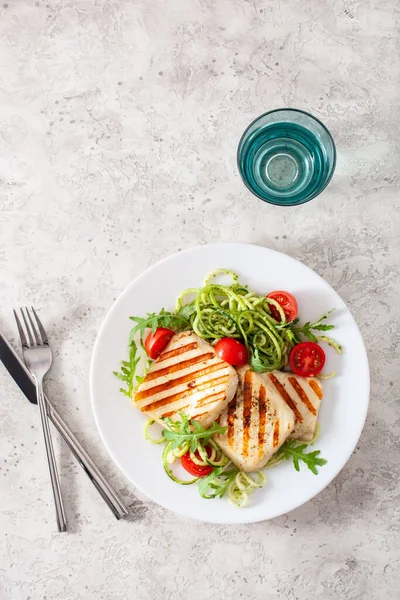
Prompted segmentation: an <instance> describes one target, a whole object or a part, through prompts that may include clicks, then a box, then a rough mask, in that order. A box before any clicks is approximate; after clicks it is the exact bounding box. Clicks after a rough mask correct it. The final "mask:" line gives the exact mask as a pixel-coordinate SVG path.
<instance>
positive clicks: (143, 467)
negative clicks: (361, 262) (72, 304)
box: [90, 244, 369, 523]
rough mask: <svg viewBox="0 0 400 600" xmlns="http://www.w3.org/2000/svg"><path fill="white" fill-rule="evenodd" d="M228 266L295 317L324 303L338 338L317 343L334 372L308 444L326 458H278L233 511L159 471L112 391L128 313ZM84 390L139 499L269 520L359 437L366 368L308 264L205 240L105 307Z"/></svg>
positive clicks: (312, 487) (139, 426)
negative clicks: (292, 301) (308, 462)
mask: <svg viewBox="0 0 400 600" xmlns="http://www.w3.org/2000/svg"><path fill="white" fill-rule="evenodd" d="M220 267H222V268H226V269H231V270H233V271H235V272H237V273H238V274H239V276H240V281H242V282H244V283H245V284H247V285H248V286H249V287H250V289H252V290H255V291H256V292H258V293H260V294H263V293H268V292H269V291H271V290H274V289H283V290H289V291H290V292H292V293H293V294H294V295H295V296H296V298H297V301H298V305H299V316H300V319H301V321H302V322H306V321H308V320H316V319H318V318H319V317H320V316H321V315H322V314H323V313H325V312H326V311H327V310H329V309H331V308H335V309H336V311H335V312H334V313H333V314H332V315H331V317H330V322H331V323H332V324H334V325H335V329H334V331H333V333H332V335H333V337H334V338H335V339H336V340H337V341H338V342H339V343H340V344H342V346H343V348H344V352H343V354H342V355H341V356H339V355H338V354H336V353H335V351H334V350H333V349H331V348H329V347H328V348H326V354H327V361H326V367H325V372H331V371H336V372H337V377H335V378H334V379H331V380H329V381H324V382H323V389H324V398H323V401H322V405H321V410H320V418H319V420H320V425H321V435H320V438H319V440H318V442H317V444H316V448H318V449H319V450H321V456H322V457H324V458H325V459H326V460H327V461H328V462H327V464H326V465H325V466H324V467H321V468H319V473H318V475H313V474H312V473H311V472H310V471H309V470H308V469H307V468H306V466H305V465H301V470H300V472H297V471H295V469H294V468H293V465H292V464H291V463H290V462H289V461H286V462H285V463H283V464H280V465H279V466H277V467H275V468H273V469H270V470H268V471H267V475H268V483H267V485H266V486H265V488H263V489H261V490H257V491H256V492H255V493H254V494H253V495H252V496H251V497H250V501H249V504H248V505H247V506H246V507H245V508H242V509H238V508H236V507H234V506H232V505H231V504H230V503H229V501H228V500H227V499H226V498H223V499H220V498H216V499H213V500H204V499H203V498H201V496H200V495H199V493H198V491H197V485H196V484H194V485H191V486H180V485H177V484H176V483H174V482H173V481H171V480H170V479H169V478H168V477H167V475H166V474H165V472H164V470H163V467H162V463H161V452H162V446H155V445H152V444H150V443H149V442H147V441H146V440H145V438H144V436H143V426H144V423H145V422H146V417H145V416H144V415H143V414H142V413H141V412H140V411H139V410H138V409H136V408H135V406H134V405H133V403H132V402H131V401H130V400H129V398H127V397H125V396H123V395H122V394H121V393H120V392H119V391H118V390H119V387H120V382H119V381H118V380H117V379H116V377H115V376H114V375H113V371H114V370H118V369H119V364H120V361H121V359H124V358H126V355H127V342H128V336H129V331H130V329H131V326H132V321H130V320H129V316H131V315H135V316H144V315H145V314H146V313H148V312H158V311H159V310H160V309H161V308H165V309H166V310H168V309H169V310H172V309H173V308H174V306H175V300H176V298H177V296H178V295H179V294H180V292H182V291H183V290H184V289H186V288H190V287H200V286H201V285H202V283H203V281H204V279H205V277H206V276H207V275H208V274H209V273H210V272H211V271H213V270H215V269H217V268H220ZM90 388H91V397H92V406H93V412H94V416H95V420H96V423H97V427H98V429H99V432H100V435H101V437H102V439H103V442H104V444H105V445H106V447H107V449H108V451H109V453H110V455H111V458H112V459H113V461H114V462H115V463H116V464H117V465H118V467H119V468H120V469H121V471H122V472H123V473H124V474H125V475H126V477H127V478H128V479H129V480H130V481H131V482H132V483H133V484H134V485H135V486H136V487H137V488H139V489H140V490H141V491H142V492H143V493H144V494H146V495H147V496H148V497H149V498H151V499H152V500H154V501H155V502H158V503H159V504H161V505H162V506H164V507H165V508H168V509H170V510H172V511H174V512H176V513H178V514H180V515H183V516H185V517H190V518H192V519H197V520H199V521H207V522H211V523H251V522H255V521H262V520H265V519H272V518H274V517H277V516H279V515H282V514H284V513H287V512H289V511H290V510H293V509H295V508H297V507H299V506H300V505H302V504H303V503H304V502H307V501H308V500H310V499H311V498H313V497H314V496H315V495H316V494H318V493H319V492H320V491H321V490H323V489H324V487H325V486H326V485H328V483H330V482H331V481H332V479H333V478H334V477H335V476H336V475H337V474H338V473H339V471H340V470H341V469H342V468H343V466H344V465H345V464H346V462H347V460H348V459H349V457H350V456H351V454H352V452H353V450H354V448H355V446H356V444H357V441H358V439H359V437H360V434H361V431H362V428H363V425H364V421H365V417H366V414H367V409H368V401H369V367H368V359H367V354H366V351H365V347H364V343H363V340H362V337H361V334H360V332H359V330H358V327H357V325H356V323H355V321H354V319H353V317H352V316H351V314H350V312H349V310H348V309H347V307H346V305H345V304H344V302H343V300H341V298H340V296H338V294H337V293H336V292H335V291H334V290H333V289H332V288H331V287H330V285H328V284H327V283H326V282H325V281H324V280H323V279H321V277H319V275H317V274H316V273H314V271H312V270H311V269H309V268H308V267H306V266H305V265H303V264H302V263H300V262H298V261H297V260H295V259H293V258H290V257H289V256H286V255H284V254H280V253H279V252H275V251H273V250H269V249H267V248H262V247H259V246H252V245H247V244H212V245H208V246H199V247H196V248H192V249H190V250H186V251H184V252H180V253H178V254H174V255H173V256H170V257H168V258H166V259H164V260H162V261H161V262H159V263H157V264H156V265H154V266H153V267H151V268H150V269H148V270H147V271H146V272H145V273H143V274H142V275H140V276H139V277H138V278H137V279H135V280H134V281H133V282H132V283H131V284H130V285H129V286H128V287H127V288H126V289H125V291H124V292H122V294H121V295H120V296H119V298H118V299H117V300H116V302H115V303H114V305H113V306H112V307H111V309H110V311H109V312H108V314H107V316H106V319H105V321H104V323H103V325H102V327H101V329H100V331H99V334H98V336H97V340H96V343H95V347H94V351H93V357H92V363H91V370H90Z"/></svg>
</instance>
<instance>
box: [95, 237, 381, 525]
mask: <svg viewBox="0 0 400 600" xmlns="http://www.w3.org/2000/svg"><path fill="white" fill-rule="evenodd" d="M234 246H235V247H253V248H257V249H259V250H267V251H269V252H272V253H273V254H276V255H277V256H284V257H285V258H287V259H289V260H290V261H292V262H293V263H295V264H300V265H301V266H302V267H304V268H305V269H307V270H308V271H310V272H311V273H312V275H313V276H316V277H318V279H320V280H321V281H322V282H323V284H324V285H326V286H328V287H329V288H331V289H332V290H333V291H334V292H335V294H336V295H337V296H339V298H340V299H341V301H342V302H343V304H344V306H345V307H346V310H347V311H348V313H349V315H350V317H351V319H352V321H353V325H354V331H355V333H356V335H357V337H358V339H359V342H361V344H360V350H361V349H362V351H363V361H364V362H365V368H366V375H367V379H366V382H365V385H366V389H365V393H366V394H365V395H366V398H367V401H366V403H365V407H364V411H363V414H362V419H361V418H360V420H359V425H358V428H357V431H356V434H357V435H356V437H355V442H354V445H353V447H352V449H351V452H349V453H348V456H347V458H346V460H345V461H344V462H343V464H342V465H341V466H340V468H339V469H338V470H336V471H335V472H334V474H333V475H332V477H329V478H328V479H327V480H326V481H325V482H324V484H323V486H322V487H321V488H320V489H319V490H318V491H317V492H316V493H314V492H311V494H310V495H307V497H306V498H305V499H304V500H303V501H301V502H300V503H296V505H295V506H293V507H292V508H290V509H289V510H285V511H284V512H280V513H277V514H276V515H274V516H268V517H265V516H259V517H254V515H253V516H251V517H250V515H249V518H247V519H246V514H245V512H244V511H241V513H240V514H241V515H242V516H241V519H240V520H238V521H224V522H221V521H220V520H218V519H213V518H212V514H210V516H207V518H204V517H196V516H194V515H190V514H184V513H182V512H179V511H178V510H175V509H174V508H171V507H170V506H167V505H166V504H164V503H163V502H162V500H160V499H159V498H155V497H154V496H153V494H151V493H149V492H148V491H144V490H143V489H142V487H141V485H139V484H137V483H136V482H134V481H133V480H132V479H131V476H130V475H128V473H127V472H126V471H125V469H124V468H123V467H122V465H121V464H120V462H119V459H118V458H117V457H116V456H115V455H114V453H113V451H112V450H111V449H110V447H109V445H108V443H107V441H106V436H105V434H104V433H103V429H102V426H101V423H100V421H99V418H98V414H97V410H96V405H95V401H94V369H95V361H96V357H97V354H98V352H99V344H100V338H101V337H102V334H103V331H104V330H105V328H106V326H107V323H108V321H109V319H110V317H111V316H112V314H113V312H114V311H115V310H116V307H117V306H118V304H119V302H120V300H121V299H122V298H123V297H124V296H125V295H127V294H129V291H130V289H131V288H132V287H133V286H134V285H135V284H137V283H138V282H139V281H140V279H142V278H144V276H145V275H146V276H147V275H148V274H149V273H151V271H152V270H155V269H156V268H158V267H160V266H161V265H162V264H164V263H166V262H168V261H170V260H173V259H174V258H175V257H177V256H181V255H184V254H190V253H191V252H195V251H198V250H200V249H202V248H215V249H217V248H221V247H234ZM89 391H90V403H91V408H92V413H93V417H94V421H95V424H96V428H97V430H98V432H99V435H100V438H101V440H102V443H103V445H104V446H105V448H106V450H107V452H108V454H109V456H110V458H111V460H112V461H113V462H114V464H115V465H116V466H117V467H118V469H119V470H120V471H121V473H122V474H123V475H124V476H125V477H126V478H127V480H128V481H129V482H130V483H131V484H132V485H133V486H134V487H135V488H136V489H138V490H139V491H140V492H141V493H142V494H143V495H144V496H146V498H148V499H149V500H151V501H153V502H155V503H156V504H158V505H160V506H162V507H163V508H165V509H166V510H169V511H172V512H173V513H174V514H176V515H178V516H179V517H181V518H182V517H183V518H188V519H191V520H194V521H197V522H203V523H212V524H222V525H240V524H249V523H260V522H263V521H268V520H271V519H275V518H278V517H279V516H282V515H285V514H289V513H290V512H292V511H293V510H296V509H298V508H300V507H301V506H303V505H304V504H306V503H307V502H309V501H310V500H312V499H313V498H315V497H316V496H318V495H319V494H320V493H321V492H322V491H323V490H324V489H325V488H326V487H327V486H328V485H329V484H330V483H332V481H333V480H334V479H335V477H337V476H338V475H339V473H340V472H341V471H342V470H343V469H344V467H345V466H346V464H347V463H348V462H349V460H350V459H351V457H352V455H353V453H354V450H355V448H356V446H357V444H358V442H359V440H360V437H361V434H362V431H363V429H364V425H365V421H366V418H367V414H368V409H369V403H370V394H371V372H370V366H369V360H368V352H367V349H366V346H365V343H364V339H363V336H362V334H361V331H360V328H359V326H358V324H357V322H356V320H355V318H354V316H353V313H352V312H351V310H350V309H349V307H348V306H347V304H346V302H345V301H344V300H343V298H342V297H341V296H340V294H339V293H338V292H337V291H336V290H335V289H334V288H333V287H332V286H331V284H330V283H328V282H327V281H326V280H325V279H324V278H323V277H321V275H319V274H318V273H316V272H315V271H314V270H313V269H312V268H311V267H309V266H308V265H306V264H304V263H303V262H302V261H300V260H298V259H297V258H294V257H292V256H291V255H290V254H286V253H284V252H280V251H278V250H274V249H273V248H268V247H267V246H261V245H259V244H252V243H246V242H214V243H210V244H198V245H196V246H191V247H189V248H185V249H184V250H181V251H178V252H174V253H173V254H169V255H167V256H165V257H164V258H161V259H160V260H158V261H156V262H155V263H153V264H151V265H150V266H149V267H147V268H146V269H144V270H143V271H141V272H140V273H139V274H138V275H137V276H136V277H135V278H134V279H132V280H131V281H130V282H129V283H128V284H127V285H126V286H125V288H124V289H123V290H122V291H121V292H120V293H119V294H118V296H117V297H116V298H115V300H114V301H113V303H112V304H111V306H110V307H109V308H108V310H107V311H106V313H105V315H104V317H103V320H102V322H101V325H100V328H99V329H98V332H97V335H96V339H95V342H94V345H93V350H92V355H91V360H90V368H89Z"/></svg>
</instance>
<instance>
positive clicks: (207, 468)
mask: <svg viewBox="0 0 400 600" xmlns="http://www.w3.org/2000/svg"><path fill="white" fill-rule="evenodd" d="M207 454H208V456H210V455H211V449H209V448H208V447H207ZM194 455H195V457H196V458H200V454H199V453H198V452H197V450H196V452H195V453H194ZM181 464H182V467H183V468H184V469H186V471H187V472H188V473H190V474H191V475H194V477H207V475H209V474H210V473H212V471H213V470H214V467H212V466H211V465H196V463H195V462H193V461H192V459H191V458H190V450H188V451H187V452H186V454H184V455H183V456H181Z"/></svg>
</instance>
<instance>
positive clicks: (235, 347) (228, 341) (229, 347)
mask: <svg viewBox="0 0 400 600" xmlns="http://www.w3.org/2000/svg"><path fill="white" fill-rule="evenodd" d="M214 348H215V352H216V353H217V354H218V356H219V357H220V358H222V360H224V361H225V362H227V363H229V364H230V365H234V366H235V367H242V366H243V365H245V364H247V361H248V356H247V348H246V346H245V345H244V344H242V343H241V342H238V341H237V340H235V339H233V338H229V337H225V338H222V339H221V340H219V341H218V342H217V343H216V344H215V346H214Z"/></svg>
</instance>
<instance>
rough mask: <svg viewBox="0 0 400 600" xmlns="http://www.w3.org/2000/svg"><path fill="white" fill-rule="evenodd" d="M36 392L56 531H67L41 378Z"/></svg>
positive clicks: (37, 383) (37, 382)
mask: <svg viewBox="0 0 400 600" xmlns="http://www.w3.org/2000/svg"><path fill="white" fill-rule="evenodd" d="M36 393H37V400H38V405H39V410H40V418H41V420H42V427H43V435H44V443H45V446H46V454H47V462H48V465H49V471H50V480H51V486H52V488H53V496H54V504H55V507H56V518H57V527H58V531H60V532H61V531H67V520H66V518H65V511H64V505H63V501H62V496H61V487H60V478H59V476H58V469H57V464H56V458H55V456H54V448H53V441H52V439H51V433H50V425H49V419H48V415H47V410H46V401H45V398H44V394H43V384H42V380H41V379H36Z"/></svg>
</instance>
